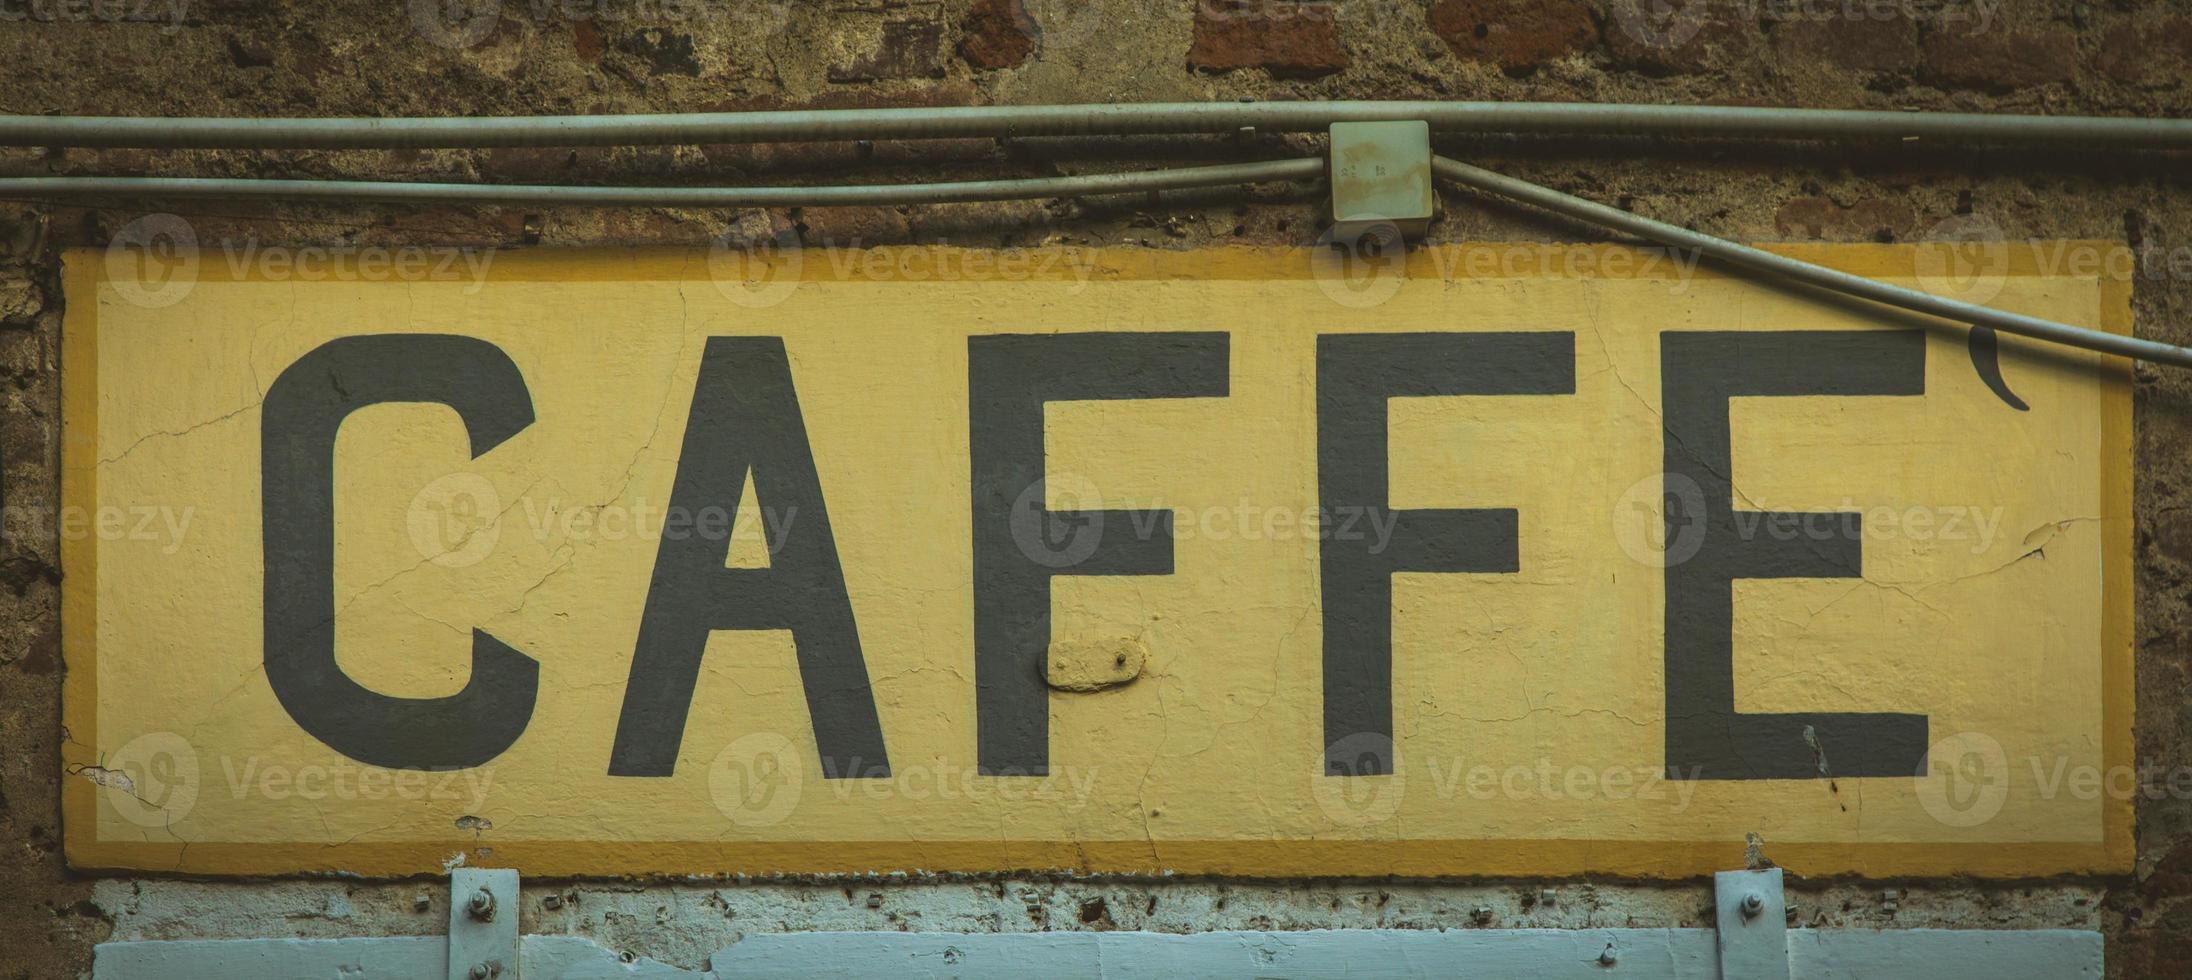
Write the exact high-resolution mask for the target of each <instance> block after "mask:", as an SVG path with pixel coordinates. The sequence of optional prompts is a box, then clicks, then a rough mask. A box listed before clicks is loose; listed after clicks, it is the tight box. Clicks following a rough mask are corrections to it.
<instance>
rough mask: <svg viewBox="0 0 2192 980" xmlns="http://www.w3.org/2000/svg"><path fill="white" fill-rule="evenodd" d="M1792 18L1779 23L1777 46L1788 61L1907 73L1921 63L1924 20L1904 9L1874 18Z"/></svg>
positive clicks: (1858, 13) (1776, 52)
mask: <svg viewBox="0 0 2192 980" xmlns="http://www.w3.org/2000/svg"><path fill="white" fill-rule="evenodd" d="M1835 9H1837V10H1839V9H1840V8H1835ZM1852 9H1853V10H1855V11H1856V16H1836V17H1831V18H1828V17H1792V18H1790V19H1787V20H1782V21H1777V22H1775V23H1774V24H1773V51H1774V55H1775V56H1776V57H1779V58H1781V59H1783V60H1787V61H1798V62H1801V61H1814V60H1816V61H1823V62H1826V63H1827V64H1830V65H1834V66H1836V67H1840V68H1848V69H1851V70H1853V71H1876V72H1905V71H1910V70H1912V69H1915V68H1917V67H1918V24H1917V22H1916V21H1913V20H1911V19H1910V18H1909V17H1908V16H1905V15H1903V14H1900V13H1896V14H1894V16H1891V17H1871V16H1867V15H1866V14H1865V11H1866V9H1867V8H1865V7H1863V6H1858V7H1854V8H1852Z"/></svg>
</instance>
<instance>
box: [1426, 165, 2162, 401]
mask: <svg viewBox="0 0 2192 980" xmlns="http://www.w3.org/2000/svg"><path fill="white" fill-rule="evenodd" d="M1431 171H1432V173H1435V174H1437V175H1438V176H1440V177H1444V178H1446V179H1448V180H1451V181H1453V182H1455V183H1457V184H1461V185H1463V186H1465V187H1469V188H1472V189H1474V190H1478V191H1482V192H1484V193H1487V194H1494V195H1497V196H1500V197H1504V198H1509V199H1511V200H1516V201H1521V202H1523V203H1525V204H1532V205H1535V206H1537V207H1540V208H1544V209H1545V210H1547V211H1552V212H1554V213H1556V214H1562V215H1566V216H1568V217H1570V218H1575V219H1577V220H1580V221H1587V222H1590V223H1592V224H1595V225H1600V226H1603V227H1606V228H1612V229H1615V230H1618V231H1625V232H1628V233H1629V234H1632V235H1635V236H1637V237H1639V238H1647V239H1650V240H1652V241H1655V242H1659V243H1660V244H1662V245H1670V246H1673V247H1676V248H1687V249H1694V250H1696V251H1697V252H1699V253H1701V254H1704V255H1710V256H1712V257H1713V258H1716V259H1719V260H1721V261H1723V262H1726V263H1728V264H1730V265H1736V266H1741V267H1743V268H1745V269H1749V270H1752V271H1755V272H1763V273H1766V274H1768V275H1773V276H1779V277H1781V278H1784V279H1789V280H1793V281H1796V282H1801V283H1806V284H1809V285H1813V286H1819V287H1822V288H1825V289H1831V290H1834V291H1835V292H1840V293H1847V294H1849V295H1851V296H1857V297H1861V298H1863V299H1868V300H1872V301H1873V302H1876V303H1884V304H1886V305H1888V306H1896V307H1901V308H1903V309H1906V310H1915V311H1917V312H1919V313H1928V314H1932V315H1934V316H1938V317H1942V318H1944V319H1949V320H1955V321H1958V322H1962V323H1970V324H1976V325H1980V326H1987V327H1993V328H1995V329H1997V330H2002V331H2005V332H2008V333H2013V334H2019V335H2022V336H2026V337H2033V338H2036V339H2039V340H2046V341H2052V342H2054V343H2058V344H2067V345H2069V346H2071V347H2080V348H2084V349H2086V350H2091V351H2099V352H2101V353H2104V354H2116V355H2120V356H2123V357H2131V358H2138V359H2141V360H2147V361H2154V362H2156V363H2161V364H2171V365H2175V366H2177V367H2192V349H2188V348H2184V347H2178V346H2176V345H2174V344H2164V343H2160V342H2158V341H2152V340H2141V339H2139V338H2137V337H2126V336H2122V335H2119V334H2112V333H2108V332H2106V331H2101V330H2092V329H2088V328H2086V327H2077V326H2072V325H2070V324H2067V323H2057V322H2056V321H2053V320H2043V319H2041V318H2039V317H2032V316H2025V315H2024V314H2022V313H2011V312H2008V311H2006V310H1997V309H1992V308H1990V307H1985V306H1979V305H1977V304H1974V303H1966V302H1962V301H1960V300H1954V299H1949V298H1948V297H1945V296H1936V295H1934V294H1932V293H1927V292H1921V291H1919V290H1916V289H1906V288H1904V287H1902V286H1896V285H1892V284H1890V283H1885V282H1881V281H1879V280H1877V279H1868V278H1865V277H1864V276H1857V275H1851V274H1849V273H1847V272H1840V271H1837V270H1834V269H1829V268H1827V267H1825V266H1820V265H1813V264H1811V263H1809V262H1804V261H1801V260H1798V259H1792V258H1789V257H1787V256H1785V255H1775V254H1773V253H1772V252H1767V251H1763V250H1761V249H1755V248H1752V247H1750V246H1748V245H1738V244H1736V243H1735V242H1731V241H1728V240H1726V239H1721V238H1714V237H1713V236H1711V235H1706V234H1701V233H1698V232H1694V231H1691V230H1689V229H1687V228H1683V227H1680V226H1678V225H1670V224H1668V223H1666V222H1664V221H1654V220H1652V219H1650V218H1646V217H1644V216H1642V215H1638V214H1631V213H1630V212H1627V211H1623V210H1621V209H1619V208H1612V207H1607V206H1606V205H1603V204H1599V203H1597V202H1595V201H1587V200H1584V199H1583V198H1580V197H1576V196H1574V195H1572V194H1563V193H1561V192H1560V191H1556V190H1553V189H1552V188H1550V187H1543V186H1540V185H1537V184H1533V183H1530V182H1529V181H1526V180H1517V179H1515V178H1513V177H1508V176H1504V175H1501V174H1496V173H1493V172H1492V171H1489V170H1485V169H1484V168H1482V167H1473V166H1470V165H1469V164H1466V163H1462V162H1461V161H1459V160H1452V159H1448V158H1446V157H1439V156H1434V157H1432V158H1431Z"/></svg>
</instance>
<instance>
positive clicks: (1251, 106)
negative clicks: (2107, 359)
mask: <svg viewBox="0 0 2192 980" xmlns="http://www.w3.org/2000/svg"><path fill="white" fill-rule="evenodd" d="M1410 119H1421V120H1425V121H1427V122H1429V123H1430V125H1431V128H1432V130H1433V131H1436V132H1443V133H1479V134H1485V133H1503V134H1537V135H1588V136H1662V137H1664V136H1688V137H1743V138H1763V139H1818V140H1895V139H1907V138H1920V139H1936V140H1953V141H1962V142H1975V143H2012V144H2026V145H2030V144H2054V145H2062V146H2074V147H2079V148H2090V149H2170V148H2175V149H2185V148H2192V119H2140V118H2115V117H2093V116H2032V115H1995V114H1988V113H1956V112H1891V111H1879V110H1854V109H1783V108H1770V107H1747V106H1689V105H1619V104H1603V103H1568V102H1446V101H1416V102H1366V101H1352V102H1349V101H1339V102H1158V103H1145V104H1107V105H1034V106H947V107H933V108H902V109H818V110H783V111H768V112H716V113H683V114H657V115H618V116H598V115H597V116H485V117H446V118H421V117H411V118H347V119H345V118H286V119H272V118H270V119H225V118H167V117H151V116H0V146H71V147H135V148H145V149H183V148H195V149H299V148H306V149H393V148H400V147H440V148H457V147H491V146H653V145H670V144H698V143H761V142H802V141H821V140H879V139H896V140H906V139H946V138H968V137H973V138H984V137H1018V136H1099V135H1104V136H1118V135H1146V134H1161V133H1225V132H1234V131H1237V130H1239V129H1241V128H1243V127H1253V128H1255V129H1259V130H1265V131H1272V132H1321V131H1323V130H1325V129H1327V128H1329V127H1330V126H1331V125H1332V124H1333V123H1336V122H1379V121H1393V120H1410Z"/></svg>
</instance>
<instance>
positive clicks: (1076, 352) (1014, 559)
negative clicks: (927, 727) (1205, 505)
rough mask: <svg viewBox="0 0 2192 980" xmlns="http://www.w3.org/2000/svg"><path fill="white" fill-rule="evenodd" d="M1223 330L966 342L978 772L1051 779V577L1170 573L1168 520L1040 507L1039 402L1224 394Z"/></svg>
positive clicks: (1159, 515) (1156, 515) (1163, 515)
mask: <svg viewBox="0 0 2192 980" xmlns="http://www.w3.org/2000/svg"><path fill="white" fill-rule="evenodd" d="M1229 356H1230V338H1229V337H1228V336H1227V335H1226V334H1223V333H1074V334H1042V335H1037V334H1004V335H996V336H982V337H969V338H967V396H968V397H967V400H968V409H967V413H968V420H967V421H968V425H969V432H970V435H969V443H970V445H969V447H968V454H969V457H970V470H971V475H972V477H973V496H974V543H973V553H974V687H975V695H974V709H975V710H974V719H975V729H976V735H975V744H976V754H977V761H978V763H979V768H980V769H981V771H982V772H983V773H984V774H985V775H992V776H1041V775H1045V774H1047V773H1049V772H1050V689H1049V688H1048V687H1047V686H1045V684H1044V683H1043V662H1044V658H1045V656H1046V655H1047V654H1048V652H1049V650H1050V580H1051V577H1052V576H1055V575H1170V574H1172V512H1171V511H1169V510H1165V511H1155V512H1150V511H1126V510H1103V511H1054V510H1051V509H1049V508H1048V507H1046V506H1045V503H1044V502H1045V500H1046V496H1045V489H1044V479H1045V477H1044V470H1043V405H1044V403H1046V402H1054V401H1092V400H1099V399H1125V398H1222V397H1225V395H1226V394H1227V392H1228V376H1227V367H1228V365H1227V359H1228V357H1229Z"/></svg>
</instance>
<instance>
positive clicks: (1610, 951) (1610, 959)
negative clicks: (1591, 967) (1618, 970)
mask: <svg viewBox="0 0 2192 980" xmlns="http://www.w3.org/2000/svg"><path fill="white" fill-rule="evenodd" d="M1620 961H1621V957H1619V956H1615V955H1614V948H1613V947H1612V946H1608V947H1606V951H1605V952H1603V953H1600V954H1598V965H1600V966H1612V965H1614V964H1615V963H1618V962H1620Z"/></svg>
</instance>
